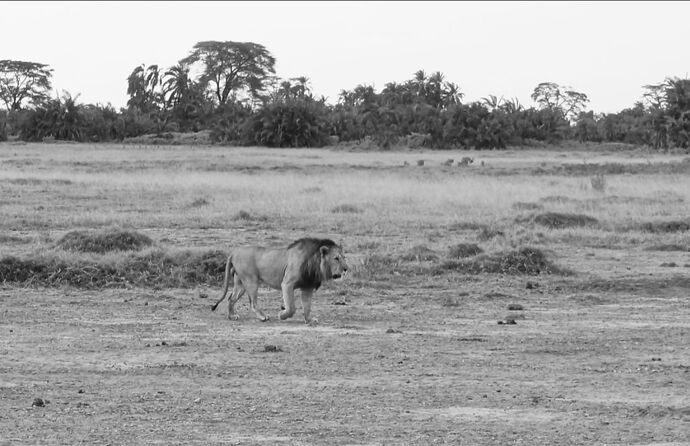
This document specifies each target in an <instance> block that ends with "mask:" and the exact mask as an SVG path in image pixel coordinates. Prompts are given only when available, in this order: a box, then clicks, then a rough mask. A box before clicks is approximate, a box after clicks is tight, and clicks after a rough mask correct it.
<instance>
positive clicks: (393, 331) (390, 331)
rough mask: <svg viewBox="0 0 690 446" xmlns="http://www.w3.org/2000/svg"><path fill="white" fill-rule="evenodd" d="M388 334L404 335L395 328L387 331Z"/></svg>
mask: <svg viewBox="0 0 690 446" xmlns="http://www.w3.org/2000/svg"><path fill="white" fill-rule="evenodd" d="M386 333H402V331H400V330H396V329H395V328H389V329H388V330H386Z"/></svg>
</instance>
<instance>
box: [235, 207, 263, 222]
mask: <svg viewBox="0 0 690 446" xmlns="http://www.w3.org/2000/svg"><path fill="white" fill-rule="evenodd" d="M232 219H233V220H235V221H246V222H249V221H266V220H268V217H266V216H265V215H252V214H250V213H249V212H247V211H245V210H244V209H241V210H240V211H239V212H238V213H237V214H235V215H234V216H233V217H232Z"/></svg>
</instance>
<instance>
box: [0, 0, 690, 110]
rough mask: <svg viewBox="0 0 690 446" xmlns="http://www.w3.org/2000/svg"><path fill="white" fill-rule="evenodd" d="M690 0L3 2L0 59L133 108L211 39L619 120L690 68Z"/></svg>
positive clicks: (352, 78)
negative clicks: (647, 92)
mask: <svg viewBox="0 0 690 446" xmlns="http://www.w3.org/2000/svg"><path fill="white" fill-rule="evenodd" d="M689 19H690V2H189V3H188V2H102V3H101V2H5V1H3V2H0V59H14V60H24V61H31V62H40V63H45V64H48V65H50V66H51V67H52V68H53V69H54V70H55V71H54V73H53V87H54V88H55V89H56V90H60V91H61V90H67V91H69V92H70V93H72V94H81V96H80V98H79V99H80V101H82V102H89V103H102V104H106V103H111V104H112V105H114V106H115V107H118V108H119V107H122V106H124V105H125V103H126V102H127V99H128V98H127V94H126V92H127V81H126V78H127V76H128V75H129V74H130V73H131V72H132V70H133V69H134V68H135V67H136V66H137V65H140V64H142V63H145V64H146V65H153V64H158V65H159V67H161V69H166V68H168V67H170V66H172V65H174V64H175V63H177V61H178V60H180V59H182V58H183V57H185V56H187V55H188V54H189V52H190V50H191V49H192V47H193V45H194V44H195V43H196V42H199V41H204V40H219V41H226V40H232V41H238V42H255V43H260V44H262V45H264V46H265V47H266V48H267V49H268V51H270V52H271V53H272V54H273V55H274V56H275V57H276V59H277V62H276V67H275V68H276V74H277V75H278V76H281V77H284V78H288V77H296V76H302V75H304V76H307V77H308V78H309V79H310V81H311V85H312V88H313V91H314V93H315V94H316V95H325V96H326V97H327V98H328V100H329V102H331V103H335V102H336V100H337V98H338V92H339V91H340V90H341V89H352V88H354V87H355V86H357V84H367V85H373V86H374V87H376V90H377V91H381V89H382V88H383V87H384V85H385V84H386V83H387V82H391V81H396V82H403V81H405V80H408V79H410V78H412V76H413V73H414V72H415V71H417V70H419V69H423V70H425V71H426V72H427V73H432V72H434V71H441V72H442V73H444V74H445V75H446V79H447V80H449V81H452V82H455V83H456V84H458V85H459V86H460V90H461V92H463V93H464V94H465V98H464V102H470V101H475V100H479V99H481V98H482V97H485V96H488V95H490V94H493V95H496V96H499V97H500V96H505V97H506V98H513V97H516V98H518V99H519V100H520V102H521V103H522V104H523V105H526V106H530V105H532V104H533V103H532V100H531V99H530V94H531V93H532V91H533V90H534V87H536V86H537V84H539V83H540V82H547V81H548V82H556V83H558V84H560V85H565V86H571V87H573V88H574V89H575V90H577V91H580V92H583V93H585V94H587V95H588V96H589V98H590V104H589V109H591V110H594V111H596V112H607V113H610V112H617V111H620V110H622V109H623V108H627V107H631V106H632V105H633V104H634V102H635V101H637V100H639V99H640V98H641V97H642V93H643V89H642V86H643V85H646V84H652V83H659V82H662V81H663V80H664V79H665V78H666V77H681V78H685V77H687V75H688V71H690V58H689V57H688V50H687V48H688V46H687V45H688V44H690V25H688V23H689V22H688V20H689Z"/></svg>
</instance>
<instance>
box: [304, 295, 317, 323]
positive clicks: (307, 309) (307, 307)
mask: <svg viewBox="0 0 690 446" xmlns="http://www.w3.org/2000/svg"><path fill="white" fill-rule="evenodd" d="M313 295H314V290H312V289H305V290H302V309H303V310H304V323H305V324H309V325H314V324H317V323H318V322H319V321H318V320H316V318H313V317H311V298H312V296H313Z"/></svg>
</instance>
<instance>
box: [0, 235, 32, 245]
mask: <svg viewBox="0 0 690 446" xmlns="http://www.w3.org/2000/svg"><path fill="white" fill-rule="evenodd" d="M29 242H31V239H30V238H25V237H19V236H16V235H10V234H0V243H29Z"/></svg>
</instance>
